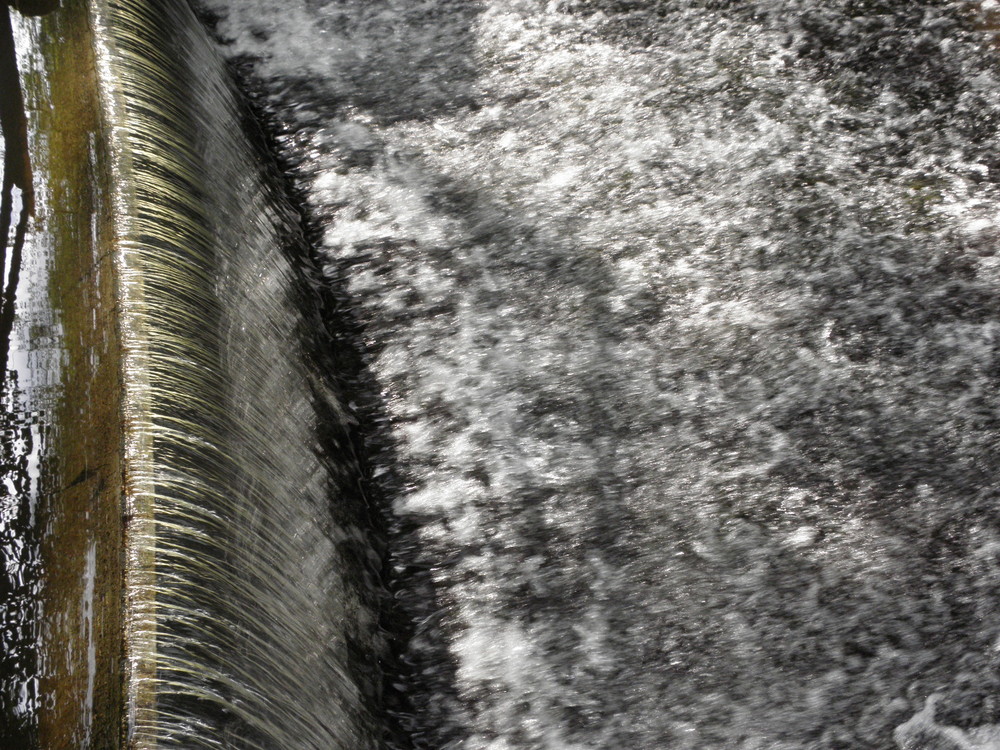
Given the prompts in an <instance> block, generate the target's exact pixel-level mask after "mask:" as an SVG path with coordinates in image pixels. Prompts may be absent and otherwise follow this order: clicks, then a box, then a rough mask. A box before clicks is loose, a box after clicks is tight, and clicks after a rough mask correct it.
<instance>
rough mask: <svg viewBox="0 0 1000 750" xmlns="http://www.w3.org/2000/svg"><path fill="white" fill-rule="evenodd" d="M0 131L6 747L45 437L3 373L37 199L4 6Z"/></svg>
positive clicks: (0, 525) (1, 664) (26, 713)
mask: <svg viewBox="0 0 1000 750" xmlns="http://www.w3.org/2000/svg"><path fill="white" fill-rule="evenodd" d="M12 4H13V6H14V7H15V8H17V9H19V10H22V11H23V12H26V13H30V14H33V15H34V14H39V13H42V12H47V11H48V10H51V8H52V3H44V2H43V3H38V2H35V3H30V2H29V3H20V4H19V3H18V2H13V3H12ZM20 5H24V7H23V8H22V7H20ZM0 126H2V134H3V186H2V194H0V268H2V269H3V271H2V273H3V276H2V278H3V288H2V294H0V372H2V373H3V374H4V377H3V378H2V380H0V432H2V438H0V561H2V567H0V740H2V743H3V746H4V747H24V748H26V747H30V746H33V745H34V744H35V743H36V742H37V739H36V735H37V708H38V663H37V662H38V651H37V637H36V631H37V615H38V582H39V574H40V565H39V541H40V528H39V523H38V519H37V514H36V512H35V505H36V502H35V501H36V498H37V493H38V491H39V488H38V487H37V486H33V477H32V474H33V468H34V467H35V466H36V465H37V457H38V456H39V454H40V452H41V449H42V442H43V438H42V429H41V427H40V425H39V420H38V417H39V413H38V412H37V411H32V410H31V408H30V407H29V406H28V405H27V400H26V394H25V392H24V390H23V389H22V388H21V387H20V386H19V382H18V371H17V369H9V367H10V359H11V337H12V332H13V329H14V321H15V313H16V309H15V302H16V299H17V288H18V282H19V280H20V274H21V266H22V256H23V252H24V245H25V237H26V234H27V230H28V224H29V221H30V219H31V217H32V216H33V214H34V207H35V194H34V188H33V185H32V170H31V161H30V158H29V154H28V129H27V117H26V114H25V108H24V99H23V96H22V93H21V86H20V79H19V75H18V69H17V57H16V54H15V51H14V35H13V29H12V28H11V20H10V16H9V12H8V11H7V10H6V9H4V10H3V11H0ZM15 188H16V190H15ZM8 251H9V252H8Z"/></svg>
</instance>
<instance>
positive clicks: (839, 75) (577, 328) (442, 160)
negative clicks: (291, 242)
mask: <svg viewBox="0 0 1000 750" xmlns="http://www.w3.org/2000/svg"><path fill="white" fill-rule="evenodd" d="M203 4H204V6H206V9H207V11H208V17H209V21H210V23H211V25H212V27H213V29H214V32H215V34H216V35H217V38H218V39H219V40H220V45H221V49H222V50H223V52H224V53H225V54H227V55H228V56H229V57H230V58H231V59H232V60H233V61H234V62H235V63H236V64H237V68H238V70H240V71H241V72H242V74H243V76H244V78H245V81H246V82H247V83H248V85H249V86H250V87H251V88H252V89H253V90H254V91H256V93H257V96H258V102H259V103H260V104H261V105H262V106H263V108H264V109H265V110H267V111H269V112H270V113H271V116H272V118H273V120H274V122H275V129H276V133H277V135H278V140H279V145H280V149H281V151H282V155H283V158H284V160H285V162H286V163H287V165H288V166H289V169H290V171H291V173H292V175H293V177H294V179H295V181H296V184H297V186H298V188H299V189H300V190H301V191H302V195H303V196H304V200H305V201H306V203H307V204H308V208H309V212H310V213H311V216H312V220H313V225H314V228H315V231H314V235H315V242H316V247H317V248H318V252H319V253H320V255H321V257H322V262H323V264H324V268H325V275H326V278H327V279H328V283H329V286H330V288H331V289H332V290H333V291H334V292H335V293H336V294H337V295H339V296H340V298H341V301H342V303H343V306H344V308H345V309H347V310H350V311H351V313H350V314H351V315H352V316H353V320H354V325H355V328H356V332H357V335H356V337H355V339H356V340H355V342H354V343H355V345H356V346H357V347H358V348H359V349H360V351H361V352H362V354H363V360H364V362H363V367H361V368H359V370H358V374H357V378H356V379H357V382H356V383H355V384H354V386H353V388H354V390H355V393H356V401H355V404H354V405H355V406H356V407H357V408H358V412H359V414H360V415H361V418H362V420H363V421H364V422H365V423H366V424H367V428H366V429H367V433H368V440H369V451H370V456H369V458H370V462H371V473H372V475H373V480H372V488H373V491H374V492H375V493H376V494H378V495H379V496H380V497H382V498H383V499H384V502H385V505H386V507H387V508H388V509H389V514H390V525H391V527H392V529H393V539H392V543H393V544H394V546H395V550H396V551H395V553H394V558H393V560H394V565H395V574H394V575H395V582H394V586H395V588H396V591H397V600H398V602H399V607H400V609H399V612H398V614H399V616H400V619H401V621H409V622H410V623H411V625H410V626H409V628H408V630H407V628H406V627H404V628H403V629H402V630H403V632H404V637H403V640H404V641H405V642H404V643H403V645H402V646H401V659H402V663H403V666H404V669H403V671H404V674H403V676H402V677H401V678H400V680H399V685H397V687H398V688H399V689H400V692H401V694H403V695H404V696H405V700H403V702H402V703H401V704H400V706H401V707H400V708H399V710H398V713H399V718H400V720H401V722H402V724H403V725H404V726H405V727H406V728H407V729H408V731H409V732H410V733H411V735H412V737H413V740H412V742H413V744H414V745H415V746H418V747H427V748H463V749H468V750H473V749H477V750H478V749H480V748H483V749H485V748H490V749H491V750H500V749H501V748H503V749H504V750H512V749H514V748H524V749H527V748H532V749H534V750H537V749H538V748H546V749H548V748H553V749H554V748H595V749H596V748H612V747H623V748H678V749H679V748H699V749H700V748H706V749H707V748H740V749H742V750H751V749H752V748H769V749H776V748H786V749H789V750H790V749H793V748H794V749H795V750H799V749H803V750H804V749H805V748H810V749H815V750H821V749H822V750H833V749H834V748H838V749H847V748H852V749H853V748H870V749H871V750H875V749H876V748H877V749H878V750H884V748H887V747H892V746H893V745H896V746H898V747H903V748H916V749H919V748H930V747H934V748H938V747H947V748H959V747H964V748H967V747H975V748H990V747H996V746H997V740H996V738H995V730H994V727H995V725H996V724H997V723H998V722H1000V699H998V695H1000V693H998V688H1000V677H998V671H997V667H998V653H1000V652H998V645H997V644H998V643H1000V640H998V639H1000V619H998V614H1000V613H998V609H997V607H998V605H997V603H998V601H1000V599H998V594H1000V591H998V587H1000V557H998V552H1000V516H998V512H997V488H998V486H1000V485H998V480H1000V477H998V475H997V467H998V466H1000V456H998V446H1000V440H998V438H1000V421H998V414H1000V411H998V409H1000V395H998V389H997V383H998V375H1000V316H998V310H1000V306H998V303H1000V260H998V256H997V241H998V238H1000V230H998V225H997V220H998V216H1000V212H998V209H1000V193H998V189H997V180H998V177H1000V171H998V170H1000V162H998V160H997V153H1000V151H998V146H1000V144H998V142H997V138H998V136H997V133H998V127H997V126H998V124H1000V97H998V87H1000V71H998V69H997V57H996V53H995V51H994V46H995V45H994V33H993V31H991V30H990V26H991V23H992V17H991V15H990V14H992V13H994V12H995V6H996V4H995V3H992V2H989V3H982V4H978V3H971V2H944V1H941V2H933V1H931V0H908V1H906V2H902V1H900V2H897V1H894V0H868V1H863V0H826V1H824V2H819V3H816V2H804V1H801V0H755V1H753V2H746V3H727V2H709V1H708V0H705V1H703V2H698V1H695V0H690V1H687V2H657V1H656V0H650V2H640V3H636V2H615V1H613V0H566V1H563V2H541V0H505V1H503V2H500V1H497V2H493V1H491V0H482V1H481V2H477V1H474V0H467V1H458V0H455V1H449V0H426V1H424V2H401V1H396V0H379V1H377V2H370V1H365V2H361V1H360V0H356V1H355V0H341V1H339V2H323V1H322V0H320V1H318V2H317V1H308V2H307V1H306V0H293V1H291V2H282V3H274V2H270V1H269V0H254V1H250V0H245V1H242V2H232V3H229V2H225V0H207V1H206V2H204V3H203ZM935 743H936V744H935Z"/></svg>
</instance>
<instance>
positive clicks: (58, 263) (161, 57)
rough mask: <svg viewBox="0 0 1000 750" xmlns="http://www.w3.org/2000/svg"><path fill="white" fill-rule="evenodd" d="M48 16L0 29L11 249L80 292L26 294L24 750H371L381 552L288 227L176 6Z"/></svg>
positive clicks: (40, 288)
mask: <svg viewBox="0 0 1000 750" xmlns="http://www.w3.org/2000/svg"><path fill="white" fill-rule="evenodd" d="M65 5H66V7H64V8H61V9H60V10H57V11H55V12H54V13H52V14H50V15H49V16H46V17H44V18H41V19H30V20H29V19H20V18H19V19H17V23H18V28H19V33H20V36H21V39H22V46H28V47H30V46H32V40H33V44H34V47H35V49H36V50H37V51H36V53H34V54H36V55H37V56H36V57H35V58H32V59H33V60H34V62H33V63H31V64H30V65H29V67H32V66H33V67H32V69H31V70H28V71H26V73H25V75H24V76H23V78H24V80H25V81H26V82H27V85H26V97H27V103H26V110H27V112H28V113H29V119H30V120H31V131H32V134H33V135H32V138H33V140H34V141H35V142H36V144H37V145H38V148H37V149H36V151H37V155H36V156H35V157H34V158H35V159H36V162H37V164H36V166H37V168H38V173H39V175H41V177H40V178H39V182H40V183H41V185H40V187H39V189H38V193H39V195H40V196H42V197H43V198H44V200H40V201H39V204H40V207H39V210H38V212H37V213H38V215H37V217H36V220H35V222H34V228H33V237H32V238H29V242H28V245H27V247H26V253H49V257H48V258H47V262H48V264H49V269H50V270H49V275H50V277H52V278H55V277H56V276H58V275H59V274H63V273H65V274H66V275H67V276H71V277H72V278H67V279H65V283H62V282H60V284H61V285H53V282H52V281H51V280H49V281H47V282H46V281H42V282H40V283H38V284H36V285H35V286H36V287H37V288H36V289H35V291H34V294H36V295H37V296H38V297H40V298H41V299H43V300H44V299H45V298H46V297H48V299H47V304H48V305H49V306H50V308H51V317H52V318H53V319H54V321H55V322H53V323H52V325H51V326H50V329H51V331H52V332H53V334H57V335H58V337H59V339H60V340H59V341H58V342H54V343H53V344H51V346H54V347H56V348H58V349H61V350H62V352H63V355H62V356H61V363H62V367H60V368H59V369H58V370H57V371H53V372H50V373H48V375H49V376H51V378H52V379H54V380H55V381H56V383H55V384H57V385H58V387H59V388H60V389H61V392H59V393H53V394H50V401H51V403H52V407H51V412H50V413H48V418H49V420H50V424H49V425H48V430H49V432H51V433H52V434H53V435H54V436H55V437H53V438H51V439H50V443H55V444H57V445H56V446H55V448H53V449H52V450H51V451H50V453H51V456H50V457H47V458H46V460H45V461H44V462H43V463H44V466H43V476H42V477H41V478H40V479H39V480H38V485H39V486H38V488H35V489H34V493H35V495H37V496H38V497H39V500H38V502H39V503H40V505H41V508H40V510H39V513H40V514H41V520H40V521H39V522H38V524H39V525H38V528H39V532H38V533H39V535H40V536H41V540H40V542H39V553H38V556H39V561H38V568H39V579H40V580H39V583H38V586H37V591H36V592H35V601H37V606H36V609H37V613H36V622H35V624H34V628H35V630H36V632H37V638H38V645H37V661H38V666H37V679H36V681H35V682H34V685H35V686H36V689H37V690H38V692H39V693H40V698H38V699H37V700H36V702H35V710H36V711H37V719H36V720H37V729H36V730H35V731H36V732H37V737H38V741H39V743H40V745H41V746H42V747H53V748H54V747H84V746H90V747H112V746H117V744H118V742H119V741H121V743H122V746H128V747H136V748H141V747H171V746H173V747H185V748H190V747H219V748H227V747H248V748H249V747H261V748H276V747H281V748H293V747H315V748H337V747H340V748H352V749H355V748H364V747H375V746H376V744H377V742H378V738H379V736H380V733H381V723H380V722H379V721H377V718H376V716H375V711H376V710H377V706H378V692H379V691H380V689H381V677H380V675H379V672H378V669H377V667H376V663H377V659H378V657H379V655H380V654H381V653H382V651H383V647H382V646H381V644H380V641H379V635H378V630H377V619H378V606H379V598H380V596H381V594H380V593H379V591H378V588H377V586H376V585H375V584H374V583H373V581H375V580H376V579H377V575H378V569H379V566H380V556H379V553H378V551H377V547H375V546H374V545H373V543H372V540H371V539H370V536H371V531H370V526H371V525H370V522H369V519H368V515H369V513H368V510H367V507H366V505H365V501H364V499H363V497H362V496H361V495H360V494H359V492H358V490H357V481H358V468H357V465H356V461H355V459H354V457H353V449H352V447H351V441H352V439H351V436H350V424H349V423H350V421H351V419H352V417H351V416H350V414H349V413H347V412H345V411H344V409H343V407H342V406H341V403H340V401H339V399H338V396H337V394H336V388H337V386H336V383H335V381H334V379H332V378H330V377H328V376H327V374H326V370H327V368H326V364H327V362H326V361H325V360H324V359H323V358H324V357H326V356H328V355H327V354H326V353H325V350H324V343H325V342H324V335H325V334H324V322H323V320H322V319H321V317H320V312H319V304H320V303H319V302H317V301H316V300H315V299H313V298H311V297H310V295H309V294H307V292H308V287H309V270H308V267H307V262H306V261H307V258H306V256H305V255H304V253H305V248H304V245H303V242H302V239H301V233H300V230H299V228H298V225H297V217H296V216H295V214H294V212H293V211H292V209H291V208H290V207H289V205H288V203H287V201H286V199H285V198H284V197H283V193H282V188H281V186H280V183H279V182H277V181H276V179H275V172H274V168H273V166H272V164H271V163H270V162H269V160H268V157H267V156H266V155H265V152H264V151H263V149H262V148H261V147H260V141H261V136H260V133H259V131H256V130H255V125H254V124H253V122H252V119H251V118H250V117H249V116H248V113H247V111H246V109H245V106H244V105H243V104H242V103H241V101H240V100H239V99H238V97H237V95H236V94H235V92H234V89H233V87H232V85H231V83H230V82H229V79H228V74H227V72H226V70H225V67H224V66H223V64H222V63H221V61H220V59H219V57H218V56H217V55H216V53H215V51H214V50H213V49H212V48H211V47H210V45H209V43H208V41H207V37H206V35H205V33H204V30H203V29H202V28H201V26H200V24H199V23H198V21H197V20H196V19H195V17H194V16H193V14H192V13H191V11H190V10H189V8H188V7H187V5H186V3H184V2H171V1H169V0H167V1H165V2H159V1H158V0H154V1H153V2H94V3H84V2H77V3H67V4H65ZM24 40H26V41H24ZM39 52H40V54H39ZM27 56H28V57H30V55H27ZM67 133H69V134H70V135H67ZM68 138H75V141H74V142H73V143H66V144H63V143H57V142H59V141H60V139H68ZM67 181H71V182H73V183H79V184H75V186H67V184H66V182H67ZM68 190H77V191H80V192H81V193H82V194H83V197H82V198H77V200H78V201H79V202H78V203H77V204H73V203H72V198H67V197H65V196H64V195H62V193H61V192H60V191H62V192H66V191H68ZM60 222H64V223H65V224H66V226H62V225H60ZM62 268H72V269H75V273H73V272H70V271H62V270H60V269H62ZM46 287H47V289H46ZM312 297H315V295H312ZM80 318H82V319H80ZM88 337H89V338H88ZM34 345H35V346H36V347H37V345H38V344H37V342H36V343H35V344H34ZM25 346H26V348H28V349H30V347H31V346H32V344H31V342H28V343H26V344H25ZM50 390H51V389H50ZM77 465H80V466H82V467H83V468H82V469H79V470H78V469H77V468H76V467H77ZM74 472H76V473H74ZM46 488H48V489H46ZM53 488H57V489H53ZM119 663H121V664H122V665H123V666H122V667H121V673H120V674H118V669H119ZM121 686H123V687H121ZM22 708H24V707H22Z"/></svg>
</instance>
